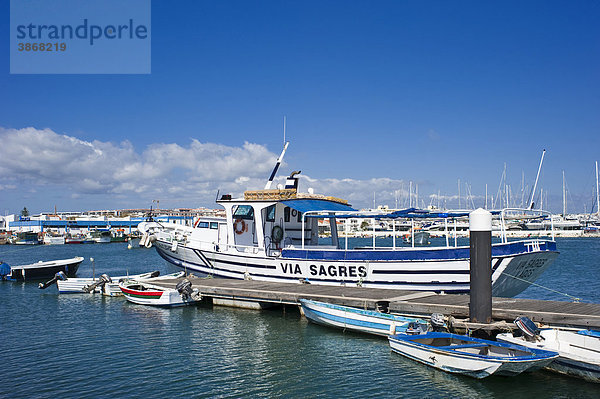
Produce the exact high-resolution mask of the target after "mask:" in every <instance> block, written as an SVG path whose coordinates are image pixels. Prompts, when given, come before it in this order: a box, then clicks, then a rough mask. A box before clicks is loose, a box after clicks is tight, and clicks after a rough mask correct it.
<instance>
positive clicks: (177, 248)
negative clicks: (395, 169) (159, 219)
mask: <svg viewBox="0 0 600 399" xmlns="http://www.w3.org/2000/svg"><path fill="white" fill-rule="evenodd" d="M535 243H536V244H535V245H533V244H531V242H518V243H514V242H513V243H509V244H503V245H495V246H494V248H495V250H493V254H492V295H494V296H499V297H512V296H515V295H517V294H518V293H520V292H522V291H523V290H525V289H526V288H527V287H529V285H530V284H531V282H533V281H535V279H536V278H537V277H539V276H540V275H541V274H542V273H543V272H544V271H545V270H546V269H547V268H548V266H550V264H552V262H553V261H554V260H555V259H556V257H557V256H558V252H557V251H556V244H555V243H554V242H551V241H535ZM154 246H155V247H156V250H157V252H158V254H159V255H160V256H161V257H163V258H164V259H165V260H167V261H168V262H169V263H172V264H173V265H175V266H178V267H181V268H185V269H188V270H193V271H195V272H198V273H200V274H203V275H212V276H218V277H224V278H235V279H248V278H251V279H253V280H261V281H273V282H288V283H289V282H298V281H299V280H302V281H305V282H310V283H312V284H323V285H354V286H357V285H358V286H363V287H372V288H390V289H402V290H420V291H436V292H447V293H467V292H469V278H470V274H469V248H468V247H460V248H428V249H409V250H397V251H392V250H389V251H383V250H377V251H339V250H338V251H307V250H283V251H282V255H281V256H279V257H275V256H272V257H270V256H265V255H264V251H260V250H258V248H256V249H255V250H254V249H253V250H252V251H248V252H240V251H237V250H236V249H231V248H226V249H220V250H219V247H218V246H215V245H202V244H198V245H196V244H195V243H194V242H187V243H185V244H179V243H178V244H173V243H172V242H170V241H168V238H165V237H162V236H159V237H158V239H157V241H156V242H155V245H154Z"/></svg>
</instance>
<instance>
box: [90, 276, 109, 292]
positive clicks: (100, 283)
mask: <svg viewBox="0 0 600 399" xmlns="http://www.w3.org/2000/svg"><path fill="white" fill-rule="evenodd" d="M106 283H112V279H111V278H110V277H109V276H108V274H103V275H101V276H100V278H99V279H98V281H96V282H95V283H93V284H90V285H86V286H85V287H83V292H87V293H90V292H94V291H95V290H96V288H102V287H104V285H105V284H106Z"/></svg>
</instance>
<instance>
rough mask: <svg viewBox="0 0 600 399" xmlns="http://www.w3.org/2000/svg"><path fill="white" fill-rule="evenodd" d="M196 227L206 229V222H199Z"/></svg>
mask: <svg viewBox="0 0 600 399" xmlns="http://www.w3.org/2000/svg"><path fill="white" fill-rule="evenodd" d="M197 227H200V228H202V229H208V222H199V223H198V226H197Z"/></svg>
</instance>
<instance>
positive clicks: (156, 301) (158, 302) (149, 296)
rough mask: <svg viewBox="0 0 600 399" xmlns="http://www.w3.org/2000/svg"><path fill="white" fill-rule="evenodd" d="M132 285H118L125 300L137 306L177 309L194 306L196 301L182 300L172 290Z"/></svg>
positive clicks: (177, 293)
mask: <svg viewBox="0 0 600 399" xmlns="http://www.w3.org/2000/svg"><path fill="white" fill-rule="evenodd" d="M134 287H135V284H134V285H127V284H123V283H121V284H119V288H120V289H121V291H122V292H123V295H124V296H125V299H127V300H128V301H129V302H132V303H135V304H138V305H149V306H160V307H177V306H187V305H194V304H196V303H197V302H198V301H195V300H184V299H183V298H182V297H181V295H180V294H179V292H177V291H176V290H172V289H159V288H153V287H146V289H139V288H134Z"/></svg>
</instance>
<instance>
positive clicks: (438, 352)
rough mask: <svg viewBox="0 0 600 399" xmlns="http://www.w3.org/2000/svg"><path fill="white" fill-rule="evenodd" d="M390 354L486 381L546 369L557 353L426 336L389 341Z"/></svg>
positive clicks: (459, 337) (445, 335)
mask: <svg viewBox="0 0 600 399" xmlns="http://www.w3.org/2000/svg"><path fill="white" fill-rule="evenodd" d="M388 339H389V342H390V347H391V349H392V351H394V352H397V353H399V354H401V355H403V356H406V357H408V358H410V359H413V360H416V361H418V362H420V363H423V364H426V365H428V366H431V367H435V368H437V369H440V370H443V371H447V372H449V373H455V374H463V375H467V376H469V377H474V378H485V377H488V376H490V375H492V374H495V375H506V376H512V375H517V374H520V373H522V372H523V371H527V370H535V369H538V368H541V367H544V366H546V365H547V364H549V363H550V362H552V360H554V359H555V358H557V357H558V353H556V352H549V351H545V350H541V349H534V348H527V347H524V346H520V345H515V344H509V343H504V342H494V341H488V340H485V339H479V338H471V337H467V336H464V335H457V334H450V333H442V332H429V333H426V334H421V335H406V334H399V335H395V336H390V337H388Z"/></svg>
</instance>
